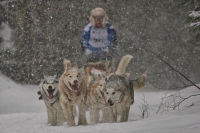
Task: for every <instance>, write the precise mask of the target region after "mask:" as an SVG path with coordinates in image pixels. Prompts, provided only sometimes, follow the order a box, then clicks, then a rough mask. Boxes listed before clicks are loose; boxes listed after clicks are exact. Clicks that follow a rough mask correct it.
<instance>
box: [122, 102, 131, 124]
mask: <svg viewBox="0 0 200 133" xmlns="http://www.w3.org/2000/svg"><path fill="white" fill-rule="evenodd" d="M121 109H122V112H121V119H120V122H127V121H128V113H129V110H130V107H126V105H124V106H122V107H121Z"/></svg>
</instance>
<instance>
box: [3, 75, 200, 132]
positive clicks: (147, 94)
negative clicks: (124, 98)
mask: <svg viewBox="0 0 200 133" xmlns="http://www.w3.org/2000/svg"><path fill="white" fill-rule="evenodd" d="M37 91H38V86H37V85H21V84H17V83H15V82H14V81H12V80H11V79H9V78H8V77H6V76H4V75H3V74H1V73H0V133H66V132H72V133H79V132H83V133H85V132H87V133H93V132H97V133H98V132H105V133H132V132H134V133H147V132H148V133H169V132H177V133H180V132H181V133H189V132H190V133H199V130H200V111H199V110H200V102H199V101H200V98H199V97H200V96H195V97H191V98H189V99H187V100H185V101H184V102H183V103H182V104H181V106H180V107H179V110H178V109H177V110H169V111H165V112H163V113H158V114H156V112H157V110H158V107H159V105H160V103H161V98H162V97H164V96H165V93H166V91H164V90H156V89H152V87H151V86H150V85H148V84H147V86H146V87H145V88H143V89H142V90H140V91H136V92H135V104H134V105H132V106H131V110H130V114H129V120H128V122H124V123H120V122H117V123H112V124H111V123H99V124H96V125H90V124H89V125H87V126H75V127H69V126H68V125H67V123H64V125H63V126H60V127H53V126H50V125H49V124H47V114H46V112H45V111H46V109H45V105H44V102H43V101H41V100H40V101H39V100H38V97H39V96H38V95H37ZM198 93H199V90H198V89H197V88H195V87H188V88H185V89H183V90H181V91H180V92H179V94H180V95H181V96H182V97H188V96H189V95H193V94H198ZM143 99H145V101H147V103H148V105H149V108H150V109H151V110H149V111H150V115H149V117H147V118H144V119H141V117H140V116H139V115H141V111H140V108H139V106H141V104H142V103H143V102H144V101H143ZM86 116H87V120H88V122H89V113H88V111H87V112H86ZM76 121H77V119H76Z"/></svg>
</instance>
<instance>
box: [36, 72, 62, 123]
mask: <svg viewBox="0 0 200 133" xmlns="http://www.w3.org/2000/svg"><path fill="white" fill-rule="evenodd" d="M58 88H59V86H58V79H56V76H48V77H45V78H44V80H43V81H42V82H41V83H40V85H39V91H38V95H41V96H40V98H39V100H41V99H43V100H44V103H45V105H46V109H47V116H48V123H49V124H51V125H52V126H60V125H62V124H63V122H64V120H65V119H64V115H63V112H62V108H61V106H60V103H59V89H58Z"/></svg>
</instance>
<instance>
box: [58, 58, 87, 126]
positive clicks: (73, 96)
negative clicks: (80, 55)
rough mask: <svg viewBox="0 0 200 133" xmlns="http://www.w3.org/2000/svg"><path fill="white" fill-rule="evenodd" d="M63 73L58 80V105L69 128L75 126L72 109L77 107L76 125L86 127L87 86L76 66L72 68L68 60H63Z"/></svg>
mask: <svg viewBox="0 0 200 133" xmlns="http://www.w3.org/2000/svg"><path fill="white" fill-rule="evenodd" d="M64 68H65V71H64V73H63V74H62V75H61V77H60V80H59V90H60V104H61V107H62V110H63V113H64V115H65V117H66V119H67V122H68V124H69V125H70V126H75V121H74V114H73V108H74V107H75V106H78V110H79V116H78V125H86V124H87V120H86V115H85V109H86V106H85V105H84V103H86V101H87V84H86V81H85V79H84V77H83V75H82V74H81V73H80V72H79V70H78V68H77V66H76V65H75V66H74V67H72V65H71V62H70V61H69V60H64Z"/></svg>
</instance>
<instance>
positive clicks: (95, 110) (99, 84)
mask: <svg viewBox="0 0 200 133" xmlns="http://www.w3.org/2000/svg"><path fill="white" fill-rule="evenodd" d="M132 58H133V56H131V55H126V56H124V57H123V58H122V59H121V61H120V63H119V65H118V69H117V71H116V72H115V73H116V74H118V75H124V76H126V77H129V73H125V70H126V67H127V65H128V63H129V62H130V60H131V59H132ZM113 74H114V73H110V74H109V75H108V77H109V76H111V75H113ZM104 84H105V77H101V76H100V75H98V77H97V80H96V81H95V82H94V84H93V85H91V86H90V93H89V103H90V108H89V112H90V123H91V124H96V123H98V122H99V112H100V111H102V114H103V116H102V120H103V121H104V122H109V119H108V118H109V116H108V113H107V109H106V108H105V106H106V99H105V97H104V93H103V86H104Z"/></svg>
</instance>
